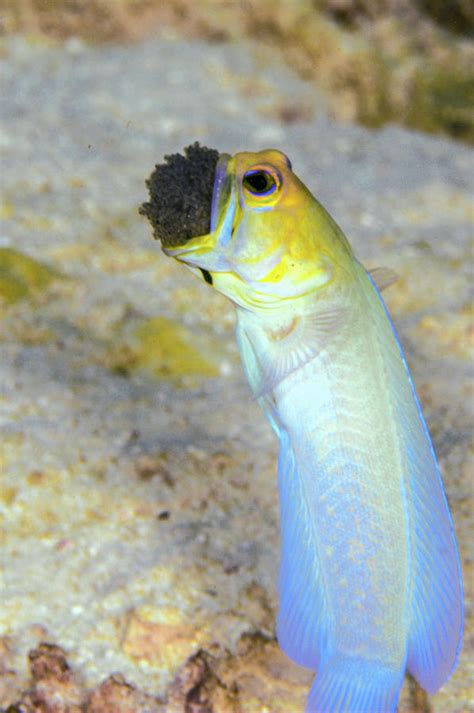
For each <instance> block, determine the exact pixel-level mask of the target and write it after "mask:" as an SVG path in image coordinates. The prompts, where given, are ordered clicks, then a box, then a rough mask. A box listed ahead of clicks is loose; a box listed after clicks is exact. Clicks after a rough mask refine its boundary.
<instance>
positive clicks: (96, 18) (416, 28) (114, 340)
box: [0, 0, 474, 713]
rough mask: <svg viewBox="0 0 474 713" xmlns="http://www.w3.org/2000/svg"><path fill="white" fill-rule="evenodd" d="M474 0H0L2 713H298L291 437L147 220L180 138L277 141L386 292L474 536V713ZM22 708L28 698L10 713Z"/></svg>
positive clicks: (409, 700) (466, 547)
mask: <svg viewBox="0 0 474 713" xmlns="http://www.w3.org/2000/svg"><path fill="white" fill-rule="evenodd" d="M473 23H474V5H473V3H472V2H471V0H312V1H311V0H286V1H285V0H234V1H233V2H230V1H226V0H219V1H218V0H215V1H214V2H211V1H210V0H197V1H194V0H161V2H160V1H159V0H109V1H106V0H51V1H50V2H48V1H47V0H0V30H1V33H0V84H1V90H0V188H1V200H0V544H1V547H2V557H1V558H0V591H1V596H0V709H1V710H7V711H8V713H19V712H21V713H183V712H184V713H293V712H294V713H298V712H299V713H301V711H302V710H303V708H304V701H305V699H306V695H307V692H308V689H309V686H310V682H311V679H312V673H311V672H309V671H306V670H304V669H302V668H300V667H297V666H296V665H294V664H292V663H291V662H290V661H289V660H288V659H286V657H285V656H284V655H283V654H282V652H281V651H280V649H279V647H278V645H277V642H276V639H275V616H276V613H277V607H278V602H277V591H276V581H277V570H278V552H279V511H278V494H277V487H276V462H277V457H278V454H277V444H276V443H275V440H274V438H273V434H272V433H271V431H270V428H269V426H268V424H267V423H266V421H265V419H264V417H263V415H262V413H261V412H260V409H259V407H258V405H257V404H256V403H255V401H254V400H253V399H252V398H251V396H250V394H249V390H248V387H247V385H246V383H245V380H244V377H243V374H242V370H241V366H240V362H239V357H238V353H237V348H236V345H235V338H234V333H233V332H234V312H233V308H232V305H231V304H230V303H229V302H228V301H227V300H225V299H224V298H223V297H222V296H220V295H219V294H217V293H216V292H215V291H214V290H212V289H211V288H210V287H209V286H208V285H207V284H205V283H204V282H202V281H199V280H197V279H196V278H195V277H194V276H193V275H191V274H190V273H189V272H188V271H186V270H185V269H184V268H183V267H182V266H180V265H178V264H176V263H174V262H173V261H172V260H170V259H169V258H166V257H165V256H164V255H163V254H162V253H161V250H160V246H159V244H158V243H156V242H155V241H153V239H152V235H151V229H150V226H149V225H148V224H147V222H146V220H145V219H144V218H143V217H142V216H140V215H139V214H138V208H139V206H140V204H141V203H143V202H144V201H145V200H146V199H147V190H146V186H145V180H146V178H147V177H148V176H149V175H150V173H151V171H152V170H153V167H154V165H155V164H156V163H161V162H162V161H163V157H164V156H165V155H166V154H169V153H173V152H176V151H181V150H182V149H183V147H185V146H188V145H189V144H191V143H193V142H194V141H196V140H198V141H200V142H201V143H202V144H204V145H207V146H209V147H211V148H216V149H218V150H219V151H221V152H224V151H225V152H229V153H232V152H235V151H239V150H260V149H263V148H269V147H274V148H277V149H280V150H282V151H284V152H285V153H286V154H287V155H288V156H289V157H290V159H291V161H292V164H293V167H294V170H295V172H296V173H297V175H298V176H299V177H301V179H302V180H304V182H305V183H306V184H307V186H308V187H309V188H310V190H311V191H312V192H313V193H314V195H315V196H316V197H317V198H318V199H319V200H320V201H321V202H322V203H323V204H324V205H325V206H326V207H327V209H328V210H329V212H330V213H331V215H332V216H333V217H334V218H335V219H336V221H337V222H338V223H339V224H340V225H341V227H342V228H343V230H344V231H345V233H346V234H347V236H348V238H349V240H350V242H351V244H352V245H353V247H354V250H355V252H356V254H357V256H358V257H359V258H360V259H361V260H362V261H363V262H364V264H365V265H366V266H367V267H368V268H372V267H377V266H386V267H389V268H391V269H393V270H395V271H396V273H397V274H398V280H397V282H396V283H395V284H394V285H393V286H392V287H391V288H390V289H389V290H387V292H384V296H385V295H386V297H385V299H386V301H387V304H388V307H389V309H390V311H391V313H392V315H393V316H394V319H395V324H396V327H397V330H398V333H399V335H400V338H401V341H402V344H403V346H404V349H405V352H406V355H407V359H408V362H409V364H410V368H411V370H412V373H413V377H414V380H415V384H416V387H417V389H418V393H419V396H420V400H421V402H422V406H423V410H424V413H425V416H426V418H427V421H428V424H429V428H430V432H431V434H432V436H433V441H434V446H435V450H436V452H437V454H438V457H439V463H440V467H441V471H442V474H443V478H444V482H445V486H446V492H447V496H448V499H449V502H450V505H451V510H452V513H453V519H454V526H455V530H456V533H457V536H458V540H459V545H460V551H461V558H462V563H463V570H464V581H465V587H466V636H465V642H464V647H463V651H462V653H461V657H460V661H459V665H458V667H457V669H456V672H455V674H454V675H453V677H452V678H451V679H450V681H449V682H448V683H447V684H446V686H444V687H443V689H442V690H441V691H440V692H438V693H437V694H436V695H435V696H432V697H431V699H430V700H427V698H426V696H424V695H423V694H422V693H420V691H419V690H417V689H416V687H415V686H414V685H413V682H412V681H409V680H407V681H406V683H405V686H404V688H403V691H402V695H401V699H400V705H399V709H398V711H399V713H428V712H429V713H461V712H462V713H464V712H465V711H468V710H472V709H473V706H474V700H473V692H472V680H473V679H474V672H473V668H472V667H473V661H474V656H473V646H474V637H473V631H474V628H473V607H472V596H473V591H472V582H473V569H474V568H473V558H472V547H470V543H471V542H472V537H473V532H472V529H473V528H472V525H473V523H472V499H473V493H472V482H473V481H472V478H473V463H474V453H473V450H472V428H471V424H472V423H473V404H474V399H473V392H472V384H473V381H472V365H473V343H474V325H473V318H472V317H473V308H472V307H473V302H472V234H473V231H472V226H473V219H474V211H473V200H472V191H473V179H474V176H473V174H474V153H473V149H472V142H473V139H474V119H473V106H474V94H473V93H474V83H473V69H474V61H473V59H474V57H473V55H474V49H473V42H472V32H473ZM10 706H11V707H10Z"/></svg>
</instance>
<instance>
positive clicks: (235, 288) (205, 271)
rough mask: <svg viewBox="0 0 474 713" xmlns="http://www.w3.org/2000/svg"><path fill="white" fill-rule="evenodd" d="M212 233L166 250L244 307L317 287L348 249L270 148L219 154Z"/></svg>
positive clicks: (283, 160) (325, 281) (282, 159)
mask: <svg viewBox="0 0 474 713" xmlns="http://www.w3.org/2000/svg"><path fill="white" fill-rule="evenodd" d="M210 227H211V229H210V232H209V233H208V234H207V235H201V236H198V237H196V238H192V239H191V240H189V241H187V242H186V244H185V245H184V246H179V247H174V248H168V249H165V252H166V253H167V254H168V255H171V256H173V257H175V258H177V259H178V260H180V261H182V262H184V263H185V264H186V265H187V266H188V267H189V268H191V269H192V270H193V272H195V273H196V274H199V272H200V273H201V274H202V275H203V276H204V278H205V279H206V281H207V282H210V283H211V284H213V286H214V287H215V288H216V289H217V290H219V291H220V292H222V293H223V294H225V295H227V296H228V297H229V298H230V299H231V300H232V301H234V302H235V303H236V304H238V305H241V306H243V307H247V308H250V309H251V308H252V307H254V308H258V307H268V306H271V305H272V304H275V305H278V304H279V303H281V302H282V300H287V299H289V298H295V297H299V296H303V295H306V294H308V293H309V292H312V291H315V290H318V289H321V288H323V287H324V286H325V285H327V284H329V283H330V282H331V280H332V279H333V277H334V271H335V265H336V263H337V262H338V260H339V262H340V253H341V251H342V252H346V253H347V252H348V251H349V252H350V247H349V245H348V243H347V241H346V239H345V237H344V236H343V234H342V232H341V231H340V229H339V228H338V227H337V225H336V224H335V223H334V221H333V220H332V218H331V217H330V216H329V214H328V213H327V212H326V211H325V209H324V208H323V207H322V206H321V205H320V204H319V202H318V201H317V200H316V199H315V198H314V197H313V195H312V194H311V193H310V191H309V190H308V189H307V188H306V186H305V185H304V184H303V183H302V181H301V180H300V179H299V178H298V177H297V176H296V175H295V174H294V173H293V170H292V167H291V163H290V160H289V159H288V158H287V156H285V154H284V153H282V152H281V151H278V150H276V149H268V150H265V151H260V152H258V153H252V152H240V153H237V154H235V155H234V156H230V155H228V154H222V155H221V156H220V159H219V161H218V164H217V168H216V173H215V179H214V190H213V199H212V210H211V226H210Z"/></svg>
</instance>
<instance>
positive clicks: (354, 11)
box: [0, 0, 474, 143]
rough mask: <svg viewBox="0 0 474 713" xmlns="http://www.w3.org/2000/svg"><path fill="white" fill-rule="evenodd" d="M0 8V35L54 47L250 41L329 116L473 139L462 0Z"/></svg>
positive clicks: (147, 0)
mask: <svg viewBox="0 0 474 713" xmlns="http://www.w3.org/2000/svg"><path fill="white" fill-rule="evenodd" d="M0 12H1V22H2V30H3V33H7V34H8V33H12V32H22V33H26V34H27V35H30V36H36V37H39V36H42V37H45V38H50V39H51V40H56V41H63V40H65V39H67V38H70V37H78V38H81V39H82V40H84V41H86V42H90V43H93V44H97V43H106V42H109V43H110V42H112V43H124V42H139V41H140V40H143V39H146V38H151V37H175V38H178V37H179V38H188V39H192V38H195V39H196V38H199V39H204V40H206V41H209V42H228V41H233V42H235V41H239V40H244V39H252V40H254V41H256V42H258V43H259V44H260V45H264V46H266V47H269V48H270V49H271V50H272V52H274V53H275V56H276V57H278V59H279V60H280V59H283V60H284V61H285V62H286V63H288V65H290V66H291V67H293V68H294V69H295V70H296V72H297V73H298V74H299V76H300V77H302V78H304V79H306V80H308V81H311V82H313V83H314V84H315V85H316V86H317V87H319V88H320V89H322V90H323V91H324V93H325V96H326V97H327V100H328V107H329V111H330V114H331V116H333V117H335V118H337V119H342V120H346V121H356V122H360V123H361V124H363V125H365V126H372V127H376V126H382V125H383V124H385V123H387V122H396V123H398V124H401V125H404V126H408V127H412V128H414V129H418V130H421V131H429V132H433V133H442V134H445V135H448V136H452V137H454V138H457V139H459V140H461V141H468V142H471V143H472V142H473V141H474V116H473V106H474V79H473V69H472V68H473V66H474V57H473V46H472V42H471V41H470V40H472V35H473V30H474V4H473V3H472V2H471V0H272V1H271V2H270V1H269V0H263V2H262V0H199V2H195V1H194V0H50V1H48V0H2V2H1V3H0ZM307 110H309V109H307ZM297 118H298V116H297V112H296V111H295V112H293V113H292V112H291V111H288V112H287V120H288V121H291V120H296V119H297Z"/></svg>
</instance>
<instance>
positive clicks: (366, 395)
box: [162, 149, 463, 713]
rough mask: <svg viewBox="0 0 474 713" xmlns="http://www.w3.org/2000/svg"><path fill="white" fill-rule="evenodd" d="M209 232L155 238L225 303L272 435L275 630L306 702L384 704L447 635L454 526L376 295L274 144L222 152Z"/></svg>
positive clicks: (430, 669)
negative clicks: (169, 242) (297, 671)
mask: <svg viewBox="0 0 474 713" xmlns="http://www.w3.org/2000/svg"><path fill="white" fill-rule="evenodd" d="M210 223H211V224H210V230H209V232H208V233H206V234H205V235H199V236H197V237H193V238H191V239H190V240H187V241H186V242H185V244H184V245H179V246H176V245H175V246H162V248H163V250H164V252H165V253H166V254H167V255H169V256H171V257H174V258H176V259H177V260H179V261H181V262H183V263H184V264H185V265H186V266H187V267H188V268H189V269H190V270H191V271H192V272H194V273H195V274H196V275H197V276H198V277H200V278H201V279H204V280H205V281H206V282H208V283H209V284H211V285H212V286H213V287H214V288H215V289H216V290H218V291H219V292H221V293H222V294H224V295H226V296H227V297H228V298H229V299H230V300H231V302H232V303H233V304H234V306H235V309H236V316H237V319H236V337H237V342H238V346H239V351H240V355H241V360H242V364H243V368H244V372H245V374H246V377H247V380H248V383H249V385H250V389H251V391H252V393H253V395H254V396H255V398H256V399H257V400H258V402H259V403H260V405H261V407H262V408H263V411H264V413H265V415H266V417H267V418H268V420H269V422H270V424H271V426H272V428H273V430H274V432H275V434H276V437H277V438H278V441H279V457H278V488H279V502H280V535H281V560H280V570H279V578H278V593H279V610H278V614H277V621H276V632H277V639H278V642H279V645H280V647H281V649H282V650H283V651H284V653H285V654H286V655H287V656H288V657H289V658H290V659H292V660H293V661H294V662H296V663H297V664H300V665H301V666H305V667H307V668H309V669H311V670H313V671H314V672H315V677H314V681H313V684H312V686H311V689H310V692H309V696H308V700H307V705H306V711H307V713H329V712H330V713H343V712H344V713H368V712H370V713H385V712H387V711H395V710H396V706H397V700H398V698H399V693H400V689H401V686H402V683H403V679H404V675H405V673H406V672H407V671H408V672H409V673H410V674H411V675H412V676H413V677H414V678H415V679H416V681H417V682H418V683H419V684H420V686H421V687H422V688H424V689H425V690H426V691H427V692H428V693H430V694H431V693H434V692H435V691H437V690H438V689H439V688H440V687H441V686H443V685H444V684H445V682H446V681H447V680H448V679H449V677H450V676H451V674H452V672H453V670H454V668H455V666H456V662H457V659H458V656H459V651H460V647H461V641H462V631H463V592H462V579H461V569H460V561H459V555H458V549H457V545H456V538H455V534H454V530H453V523H452V519H451V515H450V512H449V507H448V503H447V499H446V496H445V492H444V489H443V484H442V479H441V475H440V471H439V468H438V466H437V462H436V457H435V453H434V450H433V446H432V443H431V440H430V436H429V433H428V430H427V426H426V423H425V420H424V418H423V414H422V411H421V408H420V404H419V401H418V398H417V395H416V392H415V387H414V385H413V380H412V378H411V376H410V372H409V369H408V366H407V362H406V359H405V356H404V353H403V350H402V347H401V344H400V341H399V339H398V337H397V335H396V332H395V329H394V326H393V323H392V321H391V318H390V316H389V313H388V311H387V308H386V306H385V304H384V301H383V298H382V296H381V291H382V290H383V289H384V288H385V287H387V286H388V285H389V284H390V283H391V282H392V281H393V279H394V275H393V273H392V272H391V271H390V270H389V269H384V268H379V269H375V270H372V271H368V270H366V269H365V268H364V266H363V265H362V264H361V262H359V261H358V260H357V258H356V256H355V254H354V252H353V249H352V247H351V245H350V244H349V241H348V240H347V238H346V237H345V235H344V233H343V232H342V230H341V228H340V227H339V226H338V225H337V223H336V222H335V221H334V220H333V219H332V217H331V216H330V215H329V213H328V212H327V211H326V210H325V208H324V207H323V206H322V205H321V204H320V203H319V202H318V200H317V199H316V198H315V197H314V196H313V195H312V193H311V192H310V191H309V189H308V188H307V187H306V186H305V185H304V184H303V182H302V181H301V180H300V179H299V178H298V177H297V176H296V174H295V173H294V172H293V169H292V165H291V162H290V160H289V159H288V157H287V156H286V155H285V154H284V153H282V152H281V151H279V150H276V149H267V150H263V151H260V152H239V153H236V154H235V155H233V156H231V155H229V154H221V155H220V157H219V159H218V162H217V167H216V172H215V179H214V187H213V194H212V209H211V221H210Z"/></svg>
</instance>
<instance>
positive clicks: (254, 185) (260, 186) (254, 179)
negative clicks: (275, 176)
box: [245, 171, 272, 193]
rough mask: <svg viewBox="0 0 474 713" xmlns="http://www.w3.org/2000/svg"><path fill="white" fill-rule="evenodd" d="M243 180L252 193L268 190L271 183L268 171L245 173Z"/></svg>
mask: <svg viewBox="0 0 474 713" xmlns="http://www.w3.org/2000/svg"><path fill="white" fill-rule="evenodd" d="M245 181H246V183H247V185H248V187H249V188H250V189H251V190H252V191H253V192H254V193H264V192H265V191H268V189H269V188H271V185H272V181H271V178H270V176H269V175H268V173H264V172H263V171H256V172H255V173H251V174H250V175H247V176H246V177H245Z"/></svg>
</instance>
